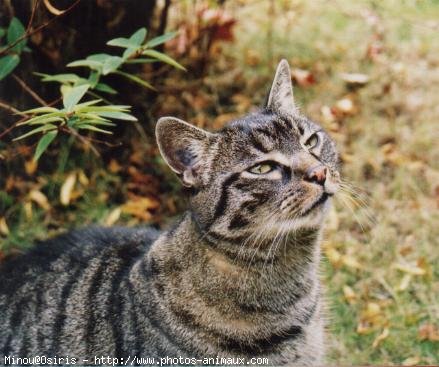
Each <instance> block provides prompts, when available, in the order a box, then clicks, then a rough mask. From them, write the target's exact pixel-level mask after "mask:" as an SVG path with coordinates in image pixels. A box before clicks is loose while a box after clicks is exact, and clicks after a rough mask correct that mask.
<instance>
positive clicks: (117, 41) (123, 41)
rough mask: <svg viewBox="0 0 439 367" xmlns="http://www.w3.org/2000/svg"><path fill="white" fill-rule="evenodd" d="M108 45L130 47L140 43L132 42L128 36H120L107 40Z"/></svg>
mask: <svg viewBox="0 0 439 367" xmlns="http://www.w3.org/2000/svg"><path fill="white" fill-rule="evenodd" d="M107 45H108V46H115V47H123V48H129V47H138V46H139V45H136V44H135V43H133V42H131V41H130V40H129V39H128V38H124V37H120V38H114V39H112V40H110V41H108V42H107Z"/></svg>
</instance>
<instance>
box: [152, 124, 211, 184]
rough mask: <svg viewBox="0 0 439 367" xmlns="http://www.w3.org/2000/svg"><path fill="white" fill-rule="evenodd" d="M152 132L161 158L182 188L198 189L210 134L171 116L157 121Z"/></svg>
mask: <svg viewBox="0 0 439 367" xmlns="http://www.w3.org/2000/svg"><path fill="white" fill-rule="evenodd" d="M155 132H156V138H157V144H158V146H159V149H160V153H161V155H162V157H163V159H164V160H165V161H166V163H167V164H168V165H169V167H171V169H172V170H173V171H174V172H175V173H177V175H178V176H179V177H180V179H181V180H182V182H183V185H185V186H187V187H196V186H198V184H200V183H201V174H202V172H201V171H202V168H203V167H202V166H203V162H204V161H205V160H204V158H205V155H206V154H207V151H208V148H209V145H210V141H211V137H212V136H213V134H211V133H209V132H207V131H204V130H202V129H200V128H198V127H195V126H193V125H190V124H188V123H187V122H185V121H183V120H180V119H178V118H175V117H162V118H160V119H159V120H158V122H157V125H156V129H155Z"/></svg>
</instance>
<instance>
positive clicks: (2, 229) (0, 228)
mask: <svg viewBox="0 0 439 367" xmlns="http://www.w3.org/2000/svg"><path fill="white" fill-rule="evenodd" d="M0 233H1V234H3V235H5V236H7V235H8V234H9V227H8V224H7V223H6V218H5V217H0Z"/></svg>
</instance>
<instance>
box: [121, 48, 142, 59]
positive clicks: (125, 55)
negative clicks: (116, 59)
mask: <svg viewBox="0 0 439 367" xmlns="http://www.w3.org/2000/svg"><path fill="white" fill-rule="evenodd" d="M139 50H140V47H129V48H127V49H126V50H125V51H124V53H123V55H122V57H123V59H124V60H127V59H128V58H129V57H131V56H132V55H133V54H135V53H136V52H137V51H139Z"/></svg>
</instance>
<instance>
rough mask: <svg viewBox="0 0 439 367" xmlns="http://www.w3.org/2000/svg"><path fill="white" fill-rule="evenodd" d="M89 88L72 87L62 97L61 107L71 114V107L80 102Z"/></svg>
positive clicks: (84, 86) (85, 86)
mask: <svg viewBox="0 0 439 367" xmlns="http://www.w3.org/2000/svg"><path fill="white" fill-rule="evenodd" d="M89 87H90V86H89V85H80V86H78V87H73V88H72V89H71V90H70V91H69V92H67V93H66V94H65V95H64V96H63V105H64V107H65V109H66V110H67V111H68V112H71V111H72V110H73V107H74V106H75V105H76V104H77V103H78V102H79V101H80V100H81V98H82V97H83V96H84V94H85V92H87V90H88V88H89Z"/></svg>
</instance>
